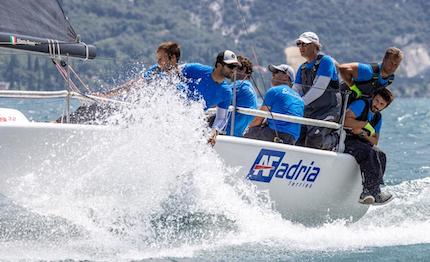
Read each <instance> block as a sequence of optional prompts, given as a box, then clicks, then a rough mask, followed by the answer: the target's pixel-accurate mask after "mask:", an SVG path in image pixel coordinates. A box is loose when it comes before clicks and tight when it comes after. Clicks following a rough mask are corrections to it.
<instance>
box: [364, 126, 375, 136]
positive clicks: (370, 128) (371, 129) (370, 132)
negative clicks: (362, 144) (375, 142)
mask: <svg viewBox="0 0 430 262" xmlns="http://www.w3.org/2000/svg"><path fill="white" fill-rule="evenodd" d="M363 130H364V131H365V132H367V135H368V136H373V135H375V128H374V127H373V126H372V125H371V124H370V123H367V124H366V125H365V126H364V127H363Z"/></svg>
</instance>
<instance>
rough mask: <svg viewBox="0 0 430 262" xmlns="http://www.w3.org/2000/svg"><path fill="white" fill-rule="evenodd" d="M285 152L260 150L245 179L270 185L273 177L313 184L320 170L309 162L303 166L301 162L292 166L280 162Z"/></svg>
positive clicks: (312, 162)
mask: <svg viewBox="0 0 430 262" xmlns="http://www.w3.org/2000/svg"><path fill="white" fill-rule="evenodd" d="M284 156H285V152H282V151H275V150H269V149H261V151H260V153H259V154H258V156H257V158H256V159H255V161H254V164H253V165H252V167H251V169H250V170H249V173H248V175H247V178H248V179H250V180H253V181H259V182H264V183H270V181H271V180H272V178H273V177H276V178H281V179H286V180H289V181H290V182H291V181H297V182H303V183H313V182H315V180H316V179H317V177H318V175H319V173H320V170H321V169H320V168H319V167H318V166H315V165H314V164H315V162H314V161H311V163H310V164H309V165H305V164H304V161H303V160H300V161H299V162H298V163H295V164H292V163H288V162H285V161H282V160H283V158H284Z"/></svg>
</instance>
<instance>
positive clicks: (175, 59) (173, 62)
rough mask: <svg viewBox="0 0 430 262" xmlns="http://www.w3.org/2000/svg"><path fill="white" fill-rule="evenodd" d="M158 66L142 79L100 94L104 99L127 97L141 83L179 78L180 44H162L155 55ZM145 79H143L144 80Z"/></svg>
mask: <svg viewBox="0 0 430 262" xmlns="http://www.w3.org/2000/svg"><path fill="white" fill-rule="evenodd" d="M155 55H156V59H157V64H154V65H152V66H151V67H150V68H149V69H148V70H147V71H146V72H145V73H144V74H143V76H141V77H137V78H135V79H132V80H130V81H128V82H126V83H125V84H123V85H121V86H119V87H118V88H116V89H114V90H112V91H109V92H106V93H103V94H99V95H100V96H103V97H112V96H122V97H127V96H128V95H129V92H130V91H131V90H132V89H133V88H136V87H137V86H139V85H138V83H139V81H146V82H148V81H153V80H157V79H161V78H165V77H167V76H171V77H179V69H178V63H179V59H180V57H181V49H180V46H179V44H178V43H176V42H173V41H168V42H163V43H161V44H160V45H159V46H158V48H157V51H156V53H155ZM142 78H143V79H142Z"/></svg>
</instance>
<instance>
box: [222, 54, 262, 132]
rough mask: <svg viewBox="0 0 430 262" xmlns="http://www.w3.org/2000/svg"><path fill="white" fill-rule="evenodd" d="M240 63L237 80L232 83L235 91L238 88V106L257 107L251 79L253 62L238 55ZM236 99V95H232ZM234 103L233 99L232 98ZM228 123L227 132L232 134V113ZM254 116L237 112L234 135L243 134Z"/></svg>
mask: <svg viewBox="0 0 430 262" xmlns="http://www.w3.org/2000/svg"><path fill="white" fill-rule="evenodd" d="M237 58H238V60H239V63H240V64H241V66H240V67H239V68H238V69H237V70H236V79H237V80H236V81H235V82H234V83H233V84H232V85H231V89H232V91H233V92H234V89H235V88H236V106H237V107H243V108H252V109H256V108H257V94H256V93H255V90H254V87H253V86H252V84H251V82H250V81H249V79H250V77H251V75H252V71H253V69H252V62H251V61H250V60H249V59H248V58H246V57H244V56H238V57H237ZM232 99H234V96H233V97H232ZM232 105H233V100H232ZM232 114H233V112H232V113H231V114H230V118H229V121H228V123H227V128H226V134H227V135H231V119H232V117H231V115H232ZM252 119H254V117H253V116H250V115H245V114H241V113H236V114H235V117H234V132H233V135H234V136H239V137H241V136H243V133H244V132H245V129H246V128H247V127H248V125H249V124H250V123H251V121H252Z"/></svg>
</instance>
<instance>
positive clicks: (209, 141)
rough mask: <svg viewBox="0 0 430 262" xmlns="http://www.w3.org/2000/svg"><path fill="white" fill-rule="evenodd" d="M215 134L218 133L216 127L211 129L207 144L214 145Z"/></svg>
mask: <svg viewBox="0 0 430 262" xmlns="http://www.w3.org/2000/svg"><path fill="white" fill-rule="evenodd" d="M217 135H218V131H217V130H216V129H212V133H211V136H210V137H209V139H208V144H210V145H211V146H214V145H215V143H216V137H217Z"/></svg>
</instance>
